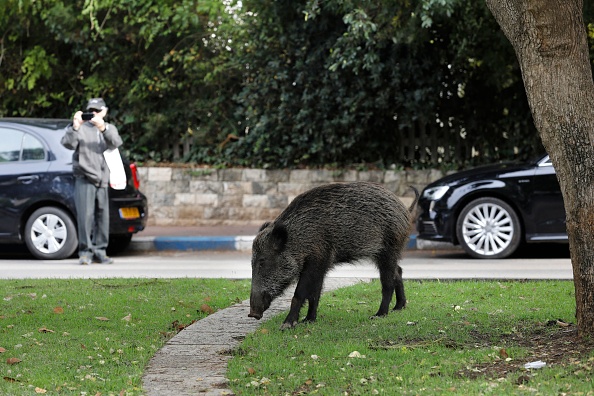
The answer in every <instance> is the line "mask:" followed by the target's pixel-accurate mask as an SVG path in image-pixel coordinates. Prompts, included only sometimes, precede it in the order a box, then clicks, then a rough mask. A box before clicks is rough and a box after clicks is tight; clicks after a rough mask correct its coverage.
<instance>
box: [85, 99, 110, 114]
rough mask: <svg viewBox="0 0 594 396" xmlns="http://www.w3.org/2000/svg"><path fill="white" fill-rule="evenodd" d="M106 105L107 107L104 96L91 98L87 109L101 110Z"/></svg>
mask: <svg viewBox="0 0 594 396" xmlns="http://www.w3.org/2000/svg"><path fill="white" fill-rule="evenodd" d="M105 107H107V106H106V105H105V101H104V100H103V98H93V99H89V103H87V110H91V109H93V110H97V111H101V110H103V109H104V108H105Z"/></svg>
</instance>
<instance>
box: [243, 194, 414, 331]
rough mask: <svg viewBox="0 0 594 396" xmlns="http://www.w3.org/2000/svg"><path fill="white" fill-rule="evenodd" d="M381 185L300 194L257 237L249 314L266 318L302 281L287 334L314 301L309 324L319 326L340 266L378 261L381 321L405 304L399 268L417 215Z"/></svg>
mask: <svg viewBox="0 0 594 396" xmlns="http://www.w3.org/2000/svg"><path fill="white" fill-rule="evenodd" d="M413 190H414V192H415V195H416V198H415V200H414V202H413V204H412V205H411V206H410V207H409V208H408V209H407V208H406V207H405V205H404V204H403V203H402V202H401V201H400V200H399V199H398V198H397V197H396V196H395V194H393V193H392V192H390V191H389V190H387V189H386V188H384V187H383V186H381V185H379V184H375V183H367V182H357V183H345V184H328V185H323V186H320V187H316V188H313V189H311V190H310V191H307V192H305V193H303V194H301V195H299V196H297V197H296V198H295V199H294V200H293V202H291V204H290V205H289V206H288V207H287V208H286V209H285V210H284V211H283V212H282V213H281V214H280V215H279V216H278V217H277V218H276V219H275V220H274V221H273V222H271V223H266V224H264V225H263V226H262V228H261V229H260V231H259V233H258V235H257V236H256V238H255V240H254V244H253V249H252V293H251V298H250V315H249V316H251V317H255V318H257V319H260V318H261V317H262V314H263V313H264V311H265V310H266V309H267V308H268V307H269V306H270V303H271V302H272V300H273V299H274V298H276V297H277V296H278V295H280V294H281V293H282V292H283V291H284V290H285V289H286V288H287V287H288V286H289V285H290V284H291V283H294V282H295V281H298V283H297V287H296V289H295V295H294V297H293V301H292V304H291V310H290V312H289V315H288V316H287V318H286V319H285V322H284V323H283V328H288V327H293V326H295V324H296V323H297V321H298V318H299V311H300V309H301V306H302V305H303V304H304V302H305V300H308V302H309V306H308V313H307V316H306V317H305V320H306V321H314V320H315V319H316V315H317V306H318V302H319V298H320V294H321V290H322V284H323V279H324V276H325V275H326V273H327V272H328V271H329V270H330V269H331V268H332V267H333V266H335V265H337V264H342V263H353V262H356V261H359V260H362V259H369V260H372V261H373V262H374V263H375V265H376V266H377V267H378V270H379V272H380V280H381V283H382V302H381V304H380V308H379V310H378V312H377V313H376V315H375V316H384V315H386V314H387V313H388V308H389V304H390V301H391V298H392V295H393V294H394V292H395V293H396V306H395V307H394V309H402V308H404V306H405V304H406V299H405V296H404V287H403V284H402V269H401V268H400V266H399V265H398V262H399V261H400V258H401V254H402V250H403V248H404V246H405V244H406V242H407V240H408V236H409V233H410V229H411V224H412V219H411V217H412V212H413V211H414V208H415V207H416V203H417V201H418V197H419V193H418V191H417V190H416V189H414V188H413Z"/></svg>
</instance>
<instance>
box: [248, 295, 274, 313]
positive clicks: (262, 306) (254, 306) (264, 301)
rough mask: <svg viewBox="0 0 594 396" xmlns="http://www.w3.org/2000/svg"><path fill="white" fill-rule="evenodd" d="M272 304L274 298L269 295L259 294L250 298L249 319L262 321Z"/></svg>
mask: <svg viewBox="0 0 594 396" xmlns="http://www.w3.org/2000/svg"><path fill="white" fill-rule="evenodd" d="M270 303H272V296H271V295H270V294H268V293H257V294H254V293H252V295H251V296H250V313H249V315H248V317H250V318H256V319H258V320H260V319H262V315H264V311H266V310H267V309H268V307H269V306H270Z"/></svg>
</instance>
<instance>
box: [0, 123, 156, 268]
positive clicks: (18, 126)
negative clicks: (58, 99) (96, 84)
mask: <svg viewBox="0 0 594 396" xmlns="http://www.w3.org/2000/svg"><path fill="white" fill-rule="evenodd" d="M69 122H70V120H51V119H20V118H2V119H0V243H2V244H15V243H24V244H25V245H26V246H27V248H28V250H29V251H30V252H31V254H32V255H33V256H35V257H37V258H40V259H63V258H66V257H70V256H71V255H72V254H73V253H74V252H75V251H76V249H77V247H78V236H77V227H76V209H75V206H74V176H73V174H72V151H71V150H68V149H66V148H65V147H63V146H62V145H61V144H60V139H61V138H62V136H63V135H64V128H65V127H66V125H68V123H69ZM124 164H125V165H126V166H124V169H125V171H126V176H127V179H128V183H127V185H126V188H125V189H123V190H114V189H111V188H110V189H109V197H110V250H111V251H112V252H114V251H117V250H121V249H123V248H125V247H126V246H127V245H128V244H129V242H130V240H131V238H132V235H133V234H134V233H136V232H138V231H140V230H143V229H144V227H145V225H146V221H147V216H148V209H147V200H146V197H145V196H144V195H143V194H142V193H141V192H140V191H138V178H137V177H136V167H135V166H134V164H130V163H128V162H127V161H124Z"/></svg>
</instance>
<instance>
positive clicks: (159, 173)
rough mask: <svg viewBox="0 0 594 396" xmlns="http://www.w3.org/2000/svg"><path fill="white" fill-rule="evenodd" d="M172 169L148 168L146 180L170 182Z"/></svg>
mask: <svg viewBox="0 0 594 396" xmlns="http://www.w3.org/2000/svg"><path fill="white" fill-rule="evenodd" d="M171 174H172V168H154V167H151V168H148V180H149V182H154V181H170V180H171Z"/></svg>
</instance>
